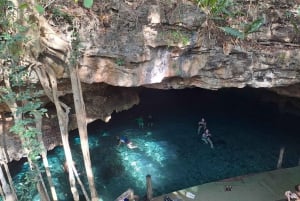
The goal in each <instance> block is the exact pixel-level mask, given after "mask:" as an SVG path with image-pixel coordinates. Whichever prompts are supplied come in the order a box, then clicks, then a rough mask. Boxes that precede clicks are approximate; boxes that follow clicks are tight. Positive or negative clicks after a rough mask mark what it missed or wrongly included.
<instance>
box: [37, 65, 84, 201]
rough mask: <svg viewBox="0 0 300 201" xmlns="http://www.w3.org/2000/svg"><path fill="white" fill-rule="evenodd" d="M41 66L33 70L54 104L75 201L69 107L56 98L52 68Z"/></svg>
mask: <svg viewBox="0 0 300 201" xmlns="http://www.w3.org/2000/svg"><path fill="white" fill-rule="evenodd" d="M42 68H43V67H42V66H35V71H36V72H37V74H38V76H39V79H40V82H41V84H42V86H43V88H44V91H45V93H46V95H47V96H48V98H49V99H50V100H51V101H52V102H53V103H54V104H55V107H56V111H57V117H58V122H59V128H60V132H61V138H62V143H63V148H64V152H65V157H66V162H67V164H68V174H69V182H70V188H71V192H72V195H73V199H74V200H75V201H79V195H78V190H77V188H76V181H75V177H74V173H73V171H72V165H71V164H73V159H72V153H71V148H70V144H69V133H68V123H69V116H68V115H69V110H70V109H69V107H67V105H65V104H64V103H62V102H61V101H60V100H59V98H58V94H57V81H56V77H55V74H54V72H53V70H52V69H51V68H47V67H46V68H45V69H42ZM49 83H50V84H49ZM50 85H51V86H50Z"/></svg>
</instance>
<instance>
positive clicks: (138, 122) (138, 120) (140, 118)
mask: <svg viewBox="0 0 300 201" xmlns="http://www.w3.org/2000/svg"><path fill="white" fill-rule="evenodd" d="M136 121H137V124H138V126H139V128H144V119H143V117H139V118H137V119H136Z"/></svg>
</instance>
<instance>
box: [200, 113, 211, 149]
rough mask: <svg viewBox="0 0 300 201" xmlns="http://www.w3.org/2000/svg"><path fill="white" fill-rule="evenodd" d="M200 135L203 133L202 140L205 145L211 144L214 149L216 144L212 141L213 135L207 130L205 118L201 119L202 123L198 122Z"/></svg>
mask: <svg viewBox="0 0 300 201" xmlns="http://www.w3.org/2000/svg"><path fill="white" fill-rule="evenodd" d="M197 133H198V135H200V134H201V133H202V138H201V139H202V140H203V141H204V142H205V144H209V145H210V148H212V149H213V148H214V144H213V142H212V141H211V134H210V132H209V130H208V128H207V123H206V121H205V119H204V118H202V119H201V121H199V122H198V131H197Z"/></svg>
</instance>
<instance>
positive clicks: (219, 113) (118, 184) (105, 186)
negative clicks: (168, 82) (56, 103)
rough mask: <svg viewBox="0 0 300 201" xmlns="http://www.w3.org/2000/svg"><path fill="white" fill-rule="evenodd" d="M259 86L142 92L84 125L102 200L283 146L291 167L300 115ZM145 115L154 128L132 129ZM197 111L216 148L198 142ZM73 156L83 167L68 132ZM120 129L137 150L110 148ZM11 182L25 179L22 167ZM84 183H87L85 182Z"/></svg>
mask: <svg viewBox="0 0 300 201" xmlns="http://www.w3.org/2000/svg"><path fill="white" fill-rule="evenodd" d="M268 94H271V93H270V92H267V91H264V90H258V89H256V90H254V89H225V90H220V91H207V90H201V89H185V90H168V91H161V90H151V89H147V90H144V91H142V92H141V104H139V105H138V106H135V107H134V108H132V109H130V110H128V111H124V112H121V113H116V114H113V115H112V120H111V121H110V122H109V123H103V122H101V121H97V122H94V123H92V124H90V125H89V143H90V153H91V159H92V164H93V171H94V176H95V182H96V186H97V190H98V193H99V195H100V196H101V198H102V199H103V201H113V200H114V199H115V198H117V197H118V196H119V195H120V194H121V193H122V192H124V191H126V190H127V189H128V188H132V189H134V191H135V193H136V194H138V195H139V196H141V197H142V196H144V195H145V193H146V175H148V174H150V175H151V177H152V185H153V189H154V196H158V195H161V194H165V193H169V192H172V191H175V190H179V189H183V188H187V187H190V186H194V185H199V184H203V183H207V182H212V181H217V180H221V179H225V178H230V177H235V176H239V175H245V174H252V173H258V172H263V171H268V170H273V169H275V168H276V165H277V160H278V155H279V150H280V148H281V147H285V155H284V160H283V167H293V166H296V165H298V160H299V156H300V146H299V143H300V137H299V136H300V127H299V126H298V124H299V122H300V121H299V120H300V117H299V116H295V115H291V114H286V113H281V112H280V111H279V110H278V108H277V106H276V105H275V104H273V103H268V102H262V101H261V99H262V97H264V96H267V95H268ZM148 114H151V115H152V116H153V119H154V126H153V127H152V128H148V127H147V126H145V128H144V129H141V128H138V125H137V122H136V119H137V118H139V117H144V118H145V117H146V116H147V115H148ZM202 117H204V118H205V119H206V121H207V126H208V128H209V129H210V131H211V133H212V135H213V137H212V141H213V142H214V145H215V149H211V148H210V147H209V145H207V144H204V143H203V141H201V138H200V136H198V135H197V123H198V121H199V120H200V119H201V118H202ZM71 135H72V136H71V138H70V142H71V146H72V151H73V157H74V159H75V162H76V163H77V165H78V169H79V170H81V171H82V170H83V169H84V168H83V162H82V159H81V158H82V157H81V151H80V139H79V137H78V135H77V133H76V131H75V132H71ZM117 135H127V136H128V137H129V139H130V140H131V141H132V142H133V143H135V144H136V145H137V146H138V148H137V149H128V148H127V147H126V146H124V145H123V146H122V145H121V146H120V147H118V146H116V145H117V142H116V139H115V137H116V136H117ZM49 161H50V164H51V166H52V174H53V176H54V177H55V183H56V185H57V191H58V192H59V198H60V200H72V197H71V195H70V193H69V188H68V180H67V177H66V175H65V174H64V173H63V170H62V166H61V164H62V163H63V161H64V154H63V150H62V148H60V147H58V148H56V149H55V150H53V151H51V152H49ZM22 168H23V169H22V170H21V171H19V173H18V174H16V175H15V181H16V182H18V183H20V181H22V179H24V178H23V177H24V170H25V169H26V164H25V165H23V166H22ZM85 182H86V181H85Z"/></svg>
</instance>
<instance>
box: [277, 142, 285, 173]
mask: <svg viewBox="0 0 300 201" xmlns="http://www.w3.org/2000/svg"><path fill="white" fill-rule="evenodd" d="M283 154H284V147H281V148H280V153H279V158H278V162H277V169H279V168H281V166H282V160H283Z"/></svg>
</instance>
